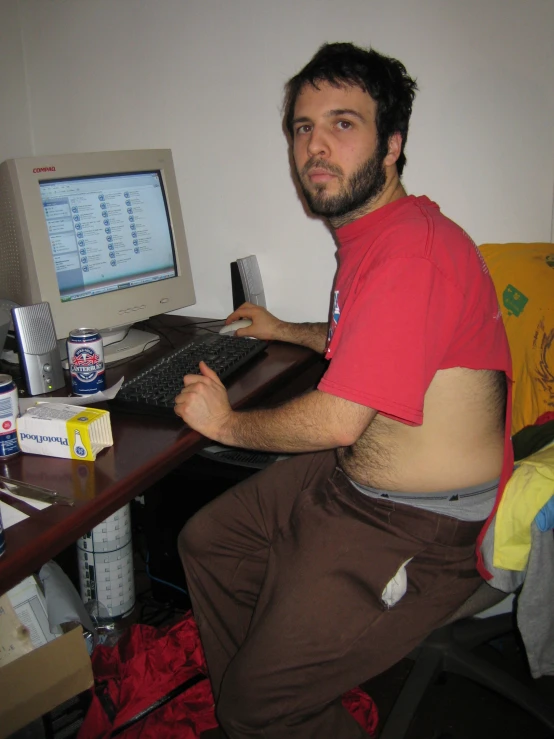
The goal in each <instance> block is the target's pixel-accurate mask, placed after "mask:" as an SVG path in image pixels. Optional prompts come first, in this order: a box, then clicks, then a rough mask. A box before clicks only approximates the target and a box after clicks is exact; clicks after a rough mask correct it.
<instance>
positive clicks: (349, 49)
mask: <svg viewBox="0 0 554 739" xmlns="http://www.w3.org/2000/svg"><path fill="white" fill-rule="evenodd" d="M322 82H327V83H328V84H330V85H333V86H334V87H343V86H345V85H347V86H350V85H355V86H357V87H360V88H361V89H362V90H364V91H365V92H367V93H368V94H369V95H371V97H372V98H373V99H374V100H375V102H376V103H377V116H376V125H377V135H378V138H379V145H380V146H381V149H382V150H383V151H385V153H386V147H387V146H388V141H389V138H390V137H391V136H392V134H394V133H396V132H397V131H398V132H399V133H400V135H401V136H402V148H401V151H400V156H399V157H398V161H397V162H396V168H397V170H398V174H399V175H401V174H402V171H403V169H404V165H405V164H406V155H405V154H404V147H405V146H406V140H407V138H408V127H409V124H410V115H411V114H412V103H413V100H414V97H415V93H416V90H417V84H416V82H415V80H413V79H412V78H411V77H409V76H408V73H407V72H406V67H405V66H404V65H403V64H402V62H399V61H398V60H397V59H393V58H392V57H388V56H384V55H383V54H379V53H378V52H377V51H374V50H373V49H371V48H370V49H362V48H360V47H358V46H354V44H350V43H335V44H323V46H321V47H320V49H319V50H318V51H317V52H316V54H315V56H314V57H313V58H312V59H311V60H310V61H309V62H308V64H306V66H305V67H304V69H302V70H300V72H298V74H296V75H295V76H294V77H292V78H291V79H290V80H289V81H288V82H287V84H286V86H285V103H284V123H285V127H286V129H287V131H288V133H289V134H290V136H291V138H293V136H294V132H293V126H292V122H293V119H294V106H295V105H296V99H297V98H298V95H299V94H300V91H301V90H302V88H303V87H304V85H306V84H310V85H312V86H313V87H315V88H316V89H317V87H318V83H322Z"/></svg>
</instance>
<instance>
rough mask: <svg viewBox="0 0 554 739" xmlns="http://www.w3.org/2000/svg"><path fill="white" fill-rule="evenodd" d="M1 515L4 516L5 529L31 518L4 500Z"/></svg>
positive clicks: (0, 505) (0, 509)
mask: <svg viewBox="0 0 554 739" xmlns="http://www.w3.org/2000/svg"><path fill="white" fill-rule="evenodd" d="M35 502H36V501H35ZM0 515H1V516H2V526H3V527H4V528H5V529H8V528H9V527H10V526H13V525H14V524H16V523H19V522H20V521H24V520H25V519H26V518H29V516H28V515H27V514H26V513H21V511H18V510H17V508H12V507H11V505H8V504H7V503H4V501H2V500H0Z"/></svg>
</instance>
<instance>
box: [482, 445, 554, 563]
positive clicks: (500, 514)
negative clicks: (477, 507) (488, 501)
mask: <svg viewBox="0 0 554 739" xmlns="http://www.w3.org/2000/svg"><path fill="white" fill-rule="evenodd" d="M553 495H554V443H553V444H550V445H549V446H547V447H545V448H544V449H541V450H540V451H538V452H535V453H534V454H531V455H530V456H529V457H526V458H525V459H522V460H521V461H520V462H518V466H517V468H516V469H515V471H514V473H513V475H512V476H511V478H510V479H509V480H508V484H507V485H506V488H505V490H504V494H503V496H502V500H501V501H500V505H499V506H498V511H497V512H496V522H495V529H494V554H493V564H494V566H495V567H501V568H502V569H504V570H524V569H525V568H526V567H527V560H528V559H529V551H530V548H531V524H532V523H533V520H534V518H535V516H536V515H537V513H538V512H539V511H540V509H541V508H542V507H543V506H544V505H546V503H548V501H549V500H550V498H551V497H552V496H553Z"/></svg>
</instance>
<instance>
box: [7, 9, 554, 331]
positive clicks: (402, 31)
mask: <svg viewBox="0 0 554 739" xmlns="http://www.w3.org/2000/svg"><path fill="white" fill-rule="evenodd" d="M0 2H1V4H0V21H1V22H2V23H0V25H3V22H4V20H5V18H7V21H8V26H9V28H8V29H7V30H6V28H5V27H3V28H2V37H4V35H6V36H7V37H8V42H9V48H8V49H7V50H6V49H2V51H1V52H0V53H2V56H3V57H6V56H7V55H8V54H9V55H12V56H13V61H11V65H10V66H11V69H12V70H13V77H12V78H11V79H10V80H6V78H5V75H4V79H3V80H2V81H1V82H0V93H3V95H2V98H3V105H2V107H3V108H5V103H6V101H8V102H9V107H10V110H9V111H8V112H6V111H5V110H3V112H2V114H1V117H0V122H1V123H2V124H4V122H6V126H4V125H2V129H1V131H0V155H1V158H2V159H4V158H6V157H8V156H16V155H23V154H25V155H27V154H46V153H59V152H65V151H94V150H101V149H118V148H135V147H136V148H141V147H170V148H171V149H172V150H173V153H174V158H175V164H176V168H177V175H178V181H179V188H180V195H181V201H182V207H183V215H184V219H185V227H186V230H187V238H188V243H189V250H190V254H191V261H192V267H193V271H194V280H195V285H196V291H197V298H198V302H197V305H196V306H195V307H194V308H191V309H188V310H186V311H185V312H186V313H189V314H191V315H208V316H223V315H226V314H227V313H228V312H230V310H231V290H230V279H229V262H230V261H231V260H233V259H235V258H237V257H240V256H245V255H247V254H251V253H255V254H257V256H258V260H259V263H260V267H261V270H262V275H263V278H264V283H265V287H266V297H267V300H268V306H269V307H270V308H271V309H272V310H273V311H274V312H275V313H277V314H278V315H280V316H281V317H283V318H291V319H292V318H295V319H299V320H322V319H324V318H325V317H326V315H327V304H328V295H329V288H330V283H331V279H332V275H333V272H334V269H335V259H334V244H333V240H332V238H331V235H330V234H329V232H328V231H327V229H326V228H325V226H324V225H323V224H322V223H320V222H319V221H317V220H314V219H310V218H308V217H306V214H305V213H304V210H303V208H302V206H301V204H300V202H299V200H298V198H297V195H296V192H295V189H294V187H293V184H292V181H291V177H290V172H289V164H288V157H287V146H286V141H285V138H284V135H283V133H282V130H281V117H280V105H281V96H282V88H283V84H284V83H285V81H286V80H287V79H288V78H289V77H290V76H291V75H292V74H294V73H295V72H296V71H298V69H300V67H302V66H303V65H304V64H305V63H306V62H307V61H308V59H309V58H310V57H311V55H312V54H313V53H314V52H315V50H316V49H317V48H318V46H319V45H320V44H321V43H322V42H324V41H337V40H340V41H345V40H348V41H353V42H355V43H358V44H361V45H369V44H371V45H373V46H374V47H375V48H377V49H378V50H380V51H383V52H385V53H388V54H391V55H393V56H397V57H398V58H400V59H401V60H402V61H404V63H405V64H406V66H407V68H408V71H409V72H410V73H411V74H412V75H415V76H416V77H417V78H418V81H419V86H420V92H419V94H418V96H417V98H416V102H415V106H414V114H413V118H412V128H411V131H410V138H409V143H408V149H407V155H408V165H407V168H406V172H405V184H406V186H407V188H408V190H409V191H410V192H413V193H417V194H420V193H425V194H427V195H429V196H430V197H431V198H433V199H434V200H436V201H437V202H439V203H440V204H441V206H442V208H443V211H444V212H445V213H447V215H449V216H450V217H452V218H453V219H454V220H456V221H458V222H459V223H460V224H461V225H463V227H464V228H465V229H466V230H467V231H468V232H469V233H470V234H471V235H472V236H473V238H474V239H475V240H476V241H477V242H478V243H482V242H485V241H498V242H504V241H510V240H514V241H516V240H522V241H533V240H550V237H551V218H552V201H553V185H554V126H553V123H552V122H553V121H554V49H553V47H554V44H553V43H552V30H553V29H554V2H553V1H552V0H525V2H523V0H464V1H463V2H460V0H388V2H386V3H382V2H380V1H379V0H342V2H341V3H338V2H336V0H93V1H92V2H91V1H90V0H19V2H18V3H17V2H16V0H11V2H10V1H9V0H0ZM4 6H6V7H4ZM17 10H18V11H19V20H17V12H16V11H17ZM16 25H19V28H20V31H21V38H22V39H23V49H22V50H21V47H20V46H19V34H18V29H17V28H16ZM2 40H3V38H2ZM0 48H1V47H0ZM24 70H25V72H26V80H25V79H24V75H23V72H24ZM25 86H27V94H26V96H25V94H24V91H25ZM12 102H13V106H12ZM29 121H30V130H29ZM8 124H9V125H8Z"/></svg>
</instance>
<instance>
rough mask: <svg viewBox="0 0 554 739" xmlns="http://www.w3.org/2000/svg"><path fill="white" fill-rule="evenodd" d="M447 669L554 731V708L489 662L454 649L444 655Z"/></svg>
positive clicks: (456, 648)
mask: <svg viewBox="0 0 554 739" xmlns="http://www.w3.org/2000/svg"><path fill="white" fill-rule="evenodd" d="M444 669H445V670H447V671H448V672H453V673H455V674H457V675H461V676H462V677H466V678H469V679H470V680H472V681H473V682H476V683H478V684H479V685H483V686H484V687H486V688H489V689H490V690H493V691H494V692H495V693H498V694H499V695H501V696H503V697H504V698H507V699H508V700H510V701H512V703H515V704H516V705H517V706H520V708H523V709H524V710H525V711H527V712H528V713H530V714H531V715H532V716H534V717H535V718H536V719H538V720H539V721H541V722H542V723H543V724H545V725H546V726H548V728H549V729H551V730H552V731H554V707H551V706H548V705H546V703H545V702H544V701H543V700H542V699H541V698H540V697H539V696H538V695H536V694H535V692H534V691H533V690H531V689H530V688H528V687H527V686H526V685H524V684H523V683H522V682H520V681H519V680H517V679H516V678H514V677H512V676H511V675H510V674H508V673H507V672H505V671H504V670H502V669H500V668H498V667H495V666H494V665H492V664H491V663H490V662H488V661H487V660H484V659H482V658H481V657H478V656H477V655H476V654H473V653H470V652H467V651H465V649H461V648H460V647H457V646H455V645H451V647H450V648H449V650H448V652H447V653H446V654H445V655H444Z"/></svg>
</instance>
